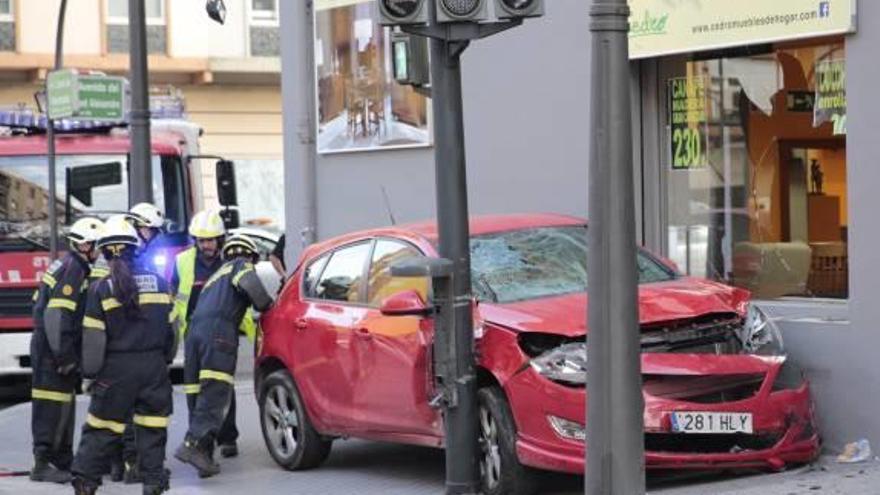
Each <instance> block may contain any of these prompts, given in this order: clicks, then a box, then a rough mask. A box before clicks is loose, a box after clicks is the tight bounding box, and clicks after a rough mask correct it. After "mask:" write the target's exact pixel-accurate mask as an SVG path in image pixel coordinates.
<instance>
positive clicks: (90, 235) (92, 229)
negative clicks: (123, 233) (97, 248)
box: [67, 217, 104, 244]
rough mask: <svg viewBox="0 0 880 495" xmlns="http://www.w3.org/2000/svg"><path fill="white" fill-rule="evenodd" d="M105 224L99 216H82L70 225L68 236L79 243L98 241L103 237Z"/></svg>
mask: <svg viewBox="0 0 880 495" xmlns="http://www.w3.org/2000/svg"><path fill="white" fill-rule="evenodd" d="M103 228H104V224H103V223H102V222H101V221H100V220H98V219H97V218H92V217H86V218H80V219H79V220H77V221H76V222H73V225H71V226H70V231H69V232H68V233H67V238H68V239H70V240H71V241H73V242H75V243H77V244H85V243H87V242H96V241H97V240H98V238H100V237H101V231H102V229H103Z"/></svg>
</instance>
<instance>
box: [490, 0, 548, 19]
mask: <svg viewBox="0 0 880 495" xmlns="http://www.w3.org/2000/svg"><path fill="white" fill-rule="evenodd" d="M542 15H544V0H495V17H497V18H499V19H517V18H522V17H540V16H542Z"/></svg>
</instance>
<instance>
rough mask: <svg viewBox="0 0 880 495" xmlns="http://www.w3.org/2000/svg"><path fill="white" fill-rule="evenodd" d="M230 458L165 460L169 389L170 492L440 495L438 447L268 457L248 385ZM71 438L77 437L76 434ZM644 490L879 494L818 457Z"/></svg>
mask: <svg viewBox="0 0 880 495" xmlns="http://www.w3.org/2000/svg"><path fill="white" fill-rule="evenodd" d="M236 392H237V396H238V427H239V429H240V430H241V438H240V439H239V446H240V449H241V455H240V456H239V457H238V458H235V459H231V460H226V459H222V460H221V465H222V467H223V472H222V473H221V474H220V475H219V476H217V477H215V478H211V479H208V480H201V479H199V478H198V476H196V474H195V472H194V471H193V469H191V468H190V467H189V466H185V465H182V464H181V463H179V462H177V460H175V459H173V458H171V453H172V452H173V451H174V449H175V448H176V447H177V445H178V444H179V443H180V441H181V439H182V438H183V435H184V432H185V427H186V425H185V421H186V406H185V403H184V400H185V399H184V395H183V393H182V392H181V391H180V390H175V392H174V400H175V403H174V407H175V411H176V414H175V415H174V416H173V417H172V422H171V427H170V430H169V439H168V454H169V461H168V467H169V468H170V469H171V470H172V479H171V486H172V489H171V492H170V493H172V494H224V495H225V494H229V495H232V494H240V493H252V494H262V493H268V494H273V493H277V494H281V493H294V494H296V495H337V494H338V495H343V494H345V495H349V494H357V495H373V494H375V495H420V494H440V493H443V476H444V469H443V452H442V451H440V450H436V449H430V448H420V447H409V446H401V445H391V444H382V443H376V442H364V441H358V440H339V441H337V442H335V443H334V445H333V452H332V454H331V455H330V458H329V459H328V461H327V463H325V464H324V465H323V466H321V467H320V468H318V469H315V470H312V471H305V472H289V471H285V470H283V469H281V468H279V467H278V466H277V465H276V464H275V462H274V461H273V460H272V459H271V457H269V454H268V453H267V452H266V449H265V446H264V444H263V438H262V434H261V432H260V422H259V416H258V408H257V406H256V403H255V400H254V396H253V388H252V386H251V385H250V383H248V382H239V383H237V385H236ZM79 399H80V400H79V401H78V403H77V405H78V408H77V420H78V422H79V423H81V421H82V418H84V417H85V408H86V405H87V401H86V398H83V397H80V398H79ZM30 411H31V410H30V404H21V405H18V406H14V407H11V408H9V409H6V410H4V411H0V445H2V446H3V448H2V449H0V470H25V469H29V468H30V464H31V453H30V449H31V443H30V442H31V441H30ZM77 436H78V435H77ZM542 480H543V483H542V487H543V488H544V493H546V494H548V495H549V494H554V495H574V494H577V493H583V489H582V487H583V482H582V480H581V479H580V478H578V477H570V476H558V475H548V476H545V477H543V478H542ZM69 493H71V488H70V487H69V486H59V485H47V484H43V483H39V484H38V483H31V482H30V481H28V480H27V478H23V477H19V478H0V495H7V494H8V495H31V494H33V495H36V494H40V495H44V494H45V495H54V494H69ZM99 493H106V494H110V495H136V494H140V486H139V485H138V486H126V485H122V484H116V483H109V482H108V483H107V484H105V485H104V487H102V489H101V490H100V492H99ZM649 493H651V494H660V495H709V494H721V495H734V494H736V495H812V494H821V495H838V494H839V495H880V463H878V462H876V461H872V462H867V463H864V464H856V465H840V464H837V463H836V462H834V459H833V458H824V459H822V461H821V462H820V463H818V464H817V465H816V466H810V467H805V468H800V469H796V470H792V471H788V472H784V473H778V474H758V475H751V476H718V475H714V476H684V475H676V476H674V477H670V476H665V477H658V476H656V475H652V476H651V477H650V478H649Z"/></svg>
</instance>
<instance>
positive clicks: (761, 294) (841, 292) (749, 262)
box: [659, 39, 848, 298]
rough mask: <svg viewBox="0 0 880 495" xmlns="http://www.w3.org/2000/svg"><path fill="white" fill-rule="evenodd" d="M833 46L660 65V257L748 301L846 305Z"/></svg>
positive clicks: (837, 53)
mask: <svg viewBox="0 0 880 495" xmlns="http://www.w3.org/2000/svg"><path fill="white" fill-rule="evenodd" d="M844 60H845V47H844V42H843V40H842V39H841V40H840V41H831V42H828V41H826V42H824V43H821V44H817V43H803V42H799V43H785V44H777V45H772V46H771V45H766V46H763V47H750V48H749V49H748V50H742V51H740V52H738V53H732V52H731V53H724V54H723V55H722V56H717V57H708V56H705V57H697V56H693V55H692V56H676V57H668V58H664V59H662V60H661V63H660V85H661V86H660V88H659V90H660V94H661V95H663V97H664V98H665V104H664V105H662V106H661V108H662V109H663V111H661V117H660V118H661V125H662V128H663V129H665V134H664V135H665V145H664V147H663V148H662V151H661V155H663V156H664V165H665V169H666V170H667V173H666V177H667V182H666V205H667V208H666V212H665V213H666V220H667V226H668V231H667V232H668V241H667V242H668V244H667V249H668V254H669V257H670V258H671V259H672V260H674V261H676V262H677V263H678V264H679V266H680V267H681V269H682V271H684V272H686V273H688V274H691V275H695V276H704V277H707V278H711V279H715V280H720V281H725V282H728V283H731V284H734V285H737V286H740V287H744V288H747V289H750V290H752V291H753V293H754V295H755V297H758V298H778V297H791V296H793V297H826V298H846V297H847V295H848V255H847V253H848V250H847V228H848V221H847V181H846V167H847V163H846V92H845V81H846V68H845V64H844Z"/></svg>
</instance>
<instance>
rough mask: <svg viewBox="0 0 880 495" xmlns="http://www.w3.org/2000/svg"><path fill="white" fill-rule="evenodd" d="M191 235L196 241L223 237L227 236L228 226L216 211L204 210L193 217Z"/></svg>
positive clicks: (190, 226) (190, 227) (190, 225)
mask: <svg viewBox="0 0 880 495" xmlns="http://www.w3.org/2000/svg"><path fill="white" fill-rule="evenodd" d="M189 235H191V236H193V237H195V238H196V239H214V238H217V237H223V236H224V235H226V226H225V225H223V218H222V217H221V216H220V213H218V212H217V211H216V210H202V211H200V212H198V213H196V214H195V215H194V216H193V218H192V222H190V224H189Z"/></svg>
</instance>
